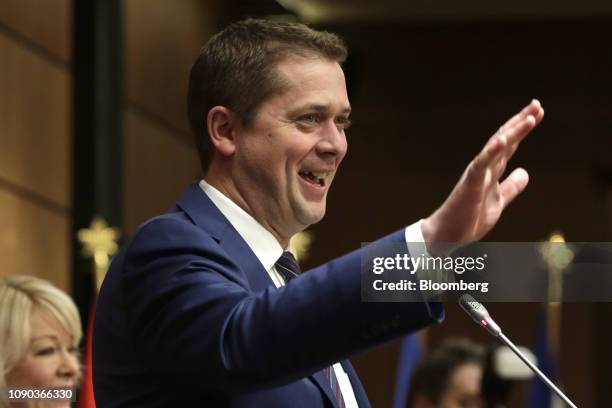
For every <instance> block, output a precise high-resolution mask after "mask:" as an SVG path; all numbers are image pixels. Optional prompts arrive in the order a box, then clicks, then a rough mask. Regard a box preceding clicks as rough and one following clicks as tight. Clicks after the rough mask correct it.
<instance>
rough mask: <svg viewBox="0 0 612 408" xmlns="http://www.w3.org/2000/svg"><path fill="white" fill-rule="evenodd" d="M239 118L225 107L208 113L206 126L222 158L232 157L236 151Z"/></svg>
mask: <svg viewBox="0 0 612 408" xmlns="http://www.w3.org/2000/svg"><path fill="white" fill-rule="evenodd" d="M237 120H238V117H237V116H236V114H234V113H233V112H232V111H230V110H229V109H227V108H226V107H225V106H215V107H213V108H212V109H211V110H209V111H208V115H207V117H206V126H207V128H208V135H209V136H210V141H211V143H212V144H213V146H214V147H215V150H216V151H217V153H218V154H220V155H221V156H231V155H232V154H234V151H235V150H236V140H235V137H236V136H235V130H236V125H237V123H236V121H237Z"/></svg>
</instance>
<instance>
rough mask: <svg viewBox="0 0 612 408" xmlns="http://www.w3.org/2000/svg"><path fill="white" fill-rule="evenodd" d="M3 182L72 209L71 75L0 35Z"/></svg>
mask: <svg viewBox="0 0 612 408" xmlns="http://www.w3.org/2000/svg"><path fill="white" fill-rule="evenodd" d="M0 55H2V63H1V64H0V89H1V90H2V91H1V92H0V146H2V148H0V177H2V178H4V179H6V180H8V181H10V182H11V183H14V184H17V185H19V186H21V187H23V188H25V189H27V190H29V191H32V192H34V193H36V194H39V195H41V196H43V197H45V198H47V199H48V200H51V201H53V202H54V203H56V204H58V205H60V206H62V207H65V208H67V207H69V206H70V140H71V137H70V97H71V96H70V89H71V84H70V74H69V71H68V69H64V68H61V67H58V66H57V65H54V64H50V63H49V62H47V61H45V60H44V59H41V58H40V57H38V56H36V55H35V54H32V53H31V52H29V51H28V50H27V49H25V48H23V47H22V46H20V45H19V44H17V43H15V42H14V41H12V40H11V39H9V38H7V37H6V36H4V35H2V34H0Z"/></svg>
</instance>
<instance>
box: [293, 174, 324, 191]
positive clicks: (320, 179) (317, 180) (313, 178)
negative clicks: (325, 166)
mask: <svg viewBox="0 0 612 408" xmlns="http://www.w3.org/2000/svg"><path fill="white" fill-rule="evenodd" d="M298 174H299V175H300V177H301V178H303V179H304V180H306V181H307V182H308V183H310V184H313V185H315V186H319V187H325V176H326V173H319V172H313V171H300V172H298Z"/></svg>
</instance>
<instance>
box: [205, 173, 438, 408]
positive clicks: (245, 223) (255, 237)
mask: <svg viewBox="0 0 612 408" xmlns="http://www.w3.org/2000/svg"><path fill="white" fill-rule="evenodd" d="M200 187H201V188H202V190H204V193H206V195H207V196H208V198H210V200H211V201H212V202H213V203H214V204H215V206H216V207H217V208H218V209H219V211H221V214H223V216H224V217H225V218H227V220H228V221H229V222H230V224H232V226H233V227H234V228H235V229H236V231H238V234H239V235H240V236H241V237H242V239H244V240H245V241H246V243H247V245H248V246H249V248H251V250H252V251H253V253H254V254H255V256H256V257H257V259H259V262H261V264H262V265H263V267H264V269H265V270H266V271H268V274H269V275H270V278H271V279H272V282H274V285H275V286H276V287H277V288H280V287H281V286H283V285H285V280H284V279H283V276H282V275H281V274H280V273H279V272H278V271H277V270H276V267H275V266H274V265H275V264H276V261H278V259H279V258H280V256H281V255H282V254H283V248H282V247H281V246H280V244H279V243H278V241H277V240H276V238H274V236H273V235H272V233H270V231H268V230H267V229H265V228H264V227H263V226H262V225H261V224H260V223H259V222H257V220H255V218H253V217H252V216H251V215H250V214H249V213H247V212H246V211H244V210H243V209H242V208H240V207H239V206H238V205H237V204H236V203H234V202H233V201H232V200H230V199H229V198H228V197H227V196H225V195H224V194H223V193H221V192H220V191H219V190H217V189H216V188H214V187H213V186H211V185H210V184H208V183H207V182H206V181H204V180H201V181H200ZM421 222H422V220H421V221H418V222H416V223H414V224H412V225H410V226H408V227H407V228H406V234H405V236H406V242H407V243H408V249H409V251H410V253H411V254H419V255H420V254H424V255H426V256H427V255H428V253H427V249H426V247H425V240H424V239H423V234H422V232H421ZM333 368H334V373H335V374H336V378H337V380H338V385H339V386H340V392H341V393H342V398H343V399H344V404H345V405H346V407H347V408H359V407H358V405H357V400H356V399H355V392H354V391H353V387H352V385H351V382H350V380H349V377H348V375H347V374H346V372H345V371H344V369H343V368H342V365H341V364H340V363H336V364H334V365H333Z"/></svg>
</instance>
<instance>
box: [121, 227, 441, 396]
mask: <svg viewBox="0 0 612 408" xmlns="http://www.w3.org/2000/svg"><path fill="white" fill-rule="evenodd" d="M152 236H155V239H154V240H153V239H150V237H152ZM403 239H404V230H401V231H398V232H396V233H394V234H391V235H389V236H387V237H385V238H383V239H382V240H380V241H378V243H379V244H380V243H384V242H403ZM361 255H362V250H358V251H354V252H352V253H350V254H347V255H345V256H343V257H340V258H337V259H335V260H333V261H331V262H329V263H326V264H324V265H322V266H321V267H319V268H316V269H313V270H312V271H309V272H306V273H303V274H302V276H300V277H299V278H296V279H293V280H292V281H291V282H289V284H288V285H286V286H284V287H282V288H279V289H277V288H274V287H270V288H268V289H266V290H264V291H261V292H252V291H250V290H249V288H248V285H247V284H246V279H245V277H244V276H243V275H241V272H240V270H239V267H238V265H236V264H235V263H234V262H233V261H232V260H231V259H230V258H229V257H228V256H227V254H225V253H224V251H223V249H222V248H221V247H220V246H219V245H218V244H217V243H216V242H215V241H214V240H213V239H212V238H211V237H210V236H208V235H207V234H206V233H204V232H203V231H201V230H200V229H199V228H197V227H195V226H193V225H190V224H188V223H186V222H180V221H177V220H175V219H157V220H154V221H152V222H150V223H149V224H147V225H146V226H144V227H143V228H142V229H141V230H140V231H139V232H138V234H137V235H136V236H135V238H134V239H133V241H132V242H131V244H130V246H129V247H128V248H127V252H126V254H125V261H124V264H123V268H122V270H121V272H120V273H121V288H120V290H122V292H123V293H122V295H123V296H122V297H123V299H124V301H125V308H126V310H127V314H128V325H129V330H130V332H131V333H130V335H131V337H132V339H133V341H134V342H135V344H136V345H137V348H138V350H139V352H140V353H141V358H142V360H143V361H145V362H146V364H147V365H149V366H150V368H151V369H152V370H155V371H158V372H160V373H162V374H164V375H167V376H169V377H170V378H172V380H173V381H179V382H185V383H189V384H192V385H198V384H199V385H200V386H202V387H209V388H212V389H217V390H224V391H232V392H239V391H249V390H257V389H259V388H263V387H270V386H274V385H281V384H284V383H289V382H292V381H295V380H297V379H299V378H303V377H305V376H308V375H310V374H312V373H314V372H316V371H318V370H320V369H322V368H323V367H326V366H328V365H330V364H331V363H334V362H337V361H340V360H342V359H345V358H348V357H350V356H352V355H354V354H356V353H358V352H360V351H363V350H365V349H368V348H371V347H373V346H375V345H377V344H380V343H383V342H385V341H388V340H391V339H393V338H395V337H398V336H401V335H403V334H406V333H409V332H411V331H415V330H418V329H420V328H422V327H424V326H426V325H428V324H430V323H432V322H439V321H441V320H442V319H443V310H442V307H441V305H439V304H435V303H432V304H428V303H418V302H417V303H363V302H361V281H360V269H361Z"/></svg>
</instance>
